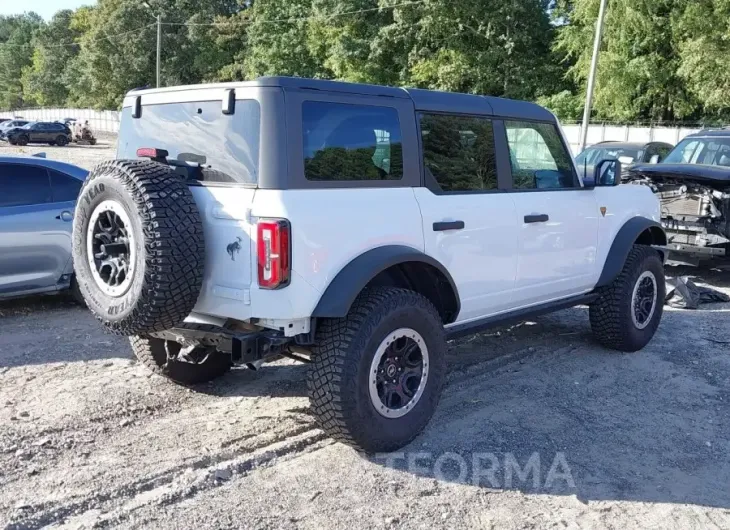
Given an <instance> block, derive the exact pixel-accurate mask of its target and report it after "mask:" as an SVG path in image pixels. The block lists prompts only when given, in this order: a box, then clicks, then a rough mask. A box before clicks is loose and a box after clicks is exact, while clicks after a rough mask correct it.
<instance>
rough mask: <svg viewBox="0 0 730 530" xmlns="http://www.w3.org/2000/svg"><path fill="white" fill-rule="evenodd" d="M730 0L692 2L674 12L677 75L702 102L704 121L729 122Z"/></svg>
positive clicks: (698, 0) (696, 0)
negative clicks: (678, 62)
mask: <svg viewBox="0 0 730 530" xmlns="http://www.w3.org/2000/svg"><path fill="white" fill-rule="evenodd" d="M728 20H730V0H694V1H691V2H687V3H686V4H685V5H684V9H682V10H681V11H680V12H677V13H675V16H674V18H673V22H674V32H673V34H674V38H675V39H676V42H677V48H678V50H679V58H680V66H679V69H678V72H677V73H678V75H679V76H680V77H681V78H682V79H683V80H684V81H685V82H686V84H687V90H688V91H689V92H690V93H691V94H692V96H694V97H695V98H696V100H697V101H699V102H701V103H702V105H703V106H704V109H705V118H709V119H710V120H714V119H718V120H722V119H725V120H727V119H730V54H729V53H728V42H729V41H730V26H728V24H727V21H728Z"/></svg>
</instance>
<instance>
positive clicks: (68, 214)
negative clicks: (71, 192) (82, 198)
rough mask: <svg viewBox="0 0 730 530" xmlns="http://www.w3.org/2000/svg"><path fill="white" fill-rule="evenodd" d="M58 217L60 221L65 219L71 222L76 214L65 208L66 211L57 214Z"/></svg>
mask: <svg viewBox="0 0 730 530" xmlns="http://www.w3.org/2000/svg"><path fill="white" fill-rule="evenodd" d="M56 219H58V220H59V221H65V222H67V223H69V222H71V221H73V220H74V215H73V214H72V213H71V212H69V211H68V210H65V211H63V212H61V213H60V214H59V215H57V216H56Z"/></svg>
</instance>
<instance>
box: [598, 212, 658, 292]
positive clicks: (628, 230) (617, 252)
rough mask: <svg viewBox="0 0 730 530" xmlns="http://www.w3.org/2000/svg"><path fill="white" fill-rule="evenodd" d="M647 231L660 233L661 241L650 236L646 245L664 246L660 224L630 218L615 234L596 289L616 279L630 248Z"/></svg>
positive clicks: (639, 218)
mask: <svg viewBox="0 0 730 530" xmlns="http://www.w3.org/2000/svg"><path fill="white" fill-rule="evenodd" d="M647 229H649V230H651V232H654V233H657V234H658V233H661V235H662V237H663V240H661V237H660V238H659V240H658V241H657V240H654V236H652V238H651V240H648V241H646V244H648V245H666V242H667V240H666V235H665V234H664V229H663V228H662V225H661V224H659V223H657V222H656V221H654V220H652V219H647V218H646V217H632V218H631V219H629V220H628V221H626V223H624V225H623V226H622V227H621V229H620V230H619V231H618V233H617V234H616V237H615V238H614V240H613V243H612V244H611V248H610V249H609V251H608V255H607V256H606V262H605V263H604V265H603V270H602V271H601V276H600V277H599V278H598V283H597V284H596V287H603V286H605V285H608V284H610V283H611V282H612V281H613V280H614V279H616V277H617V276H618V275H619V273H620V272H621V269H623V268H624V263H626V258H627V257H628V256H629V252H630V251H631V247H632V246H633V245H634V243H636V242H637V240H638V239H639V238H640V237H641V235H642V234H643V233H644V232H645V231H646V230H647Z"/></svg>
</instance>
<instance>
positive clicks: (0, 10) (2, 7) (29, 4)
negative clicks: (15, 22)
mask: <svg viewBox="0 0 730 530" xmlns="http://www.w3.org/2000/svg"><path fill="white" fill-rule="evenodd" d="M95 3H96V0H21V1H18V0H0V15H18V14H20V13H24V12H27V11H35V12H36V13H38V14H39V15H40V16H42V17H43V18H44V19H46V20H50V19H51V17H52V16H53V15H54V13H56V11H60V10H61V9H76V8H77V7H80V6H85V5H93V4H95Z"/></svg>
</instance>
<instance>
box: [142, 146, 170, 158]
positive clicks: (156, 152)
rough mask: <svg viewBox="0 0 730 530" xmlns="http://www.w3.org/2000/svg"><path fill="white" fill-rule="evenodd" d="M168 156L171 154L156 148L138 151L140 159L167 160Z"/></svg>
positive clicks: (145, 148) (144, 148) (143, 148)
mask: <svg viewBox="0 0 730 530" xmlns="http://www.w3.org/2000/svg"><path fill="white" fill-rule="evenodd" d="M168 155H169V153H168V152H167V151H165V150H164V149H155V148H154V147H140V148H139V149H137V156H138V157H139V158H152V159H153V160H155V159H165V158H167V157H168Z"/></svg>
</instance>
